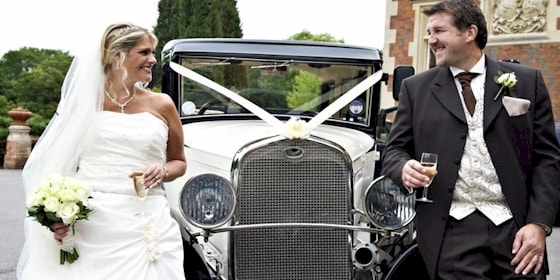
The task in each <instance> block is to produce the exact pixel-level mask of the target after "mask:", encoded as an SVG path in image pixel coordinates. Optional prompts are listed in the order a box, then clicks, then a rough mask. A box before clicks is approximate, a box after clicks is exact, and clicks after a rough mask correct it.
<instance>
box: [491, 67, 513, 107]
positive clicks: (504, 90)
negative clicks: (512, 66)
mask: <svg viewBox="0 0 560 280" xmlns="http://www.w3.org/2000/svg"><path fill="white" fill-rule="evenodd" d="M494 82H496V84H498V85H500V89H499V90H498V92H497V93H496V96H494V101H496V100H497V99H498V97H500V94H502V95H505V94H509V90H510V89H512V88H513V87H514V86H515V85H517V78H516V77H515V73H514V72H510V73H504V72H502V71H498V74H496V76H494Z"/></svg>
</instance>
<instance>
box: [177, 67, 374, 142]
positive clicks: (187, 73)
mask: <svg viewBox="0 0 560 280" xmlns="http://www.w3.org/2000/svg"><path fill="white" fill-rule="evenodd" d="M170 67H171V69H173V70H174V71H175V72H177V73H179V74H180V75H181V76H183V77H185V78H188V79H190V80H193V81H195V82H197V83H199V84H202V85H204V86H206V87H208V88H211V89H213V90H215V91H216V92H218V93H220V94H222V95H224V96H225V97H227V98H229V99H231V100H233V101H235V102H237V104H239V105H240V106H241V107H243V108H245V109H247V110H248V111H250V112H251V113H253V114H255V115H256V116H257V117H259V118H260V119H262V120H263V121H265V122H266V123H268V124H270V125H271V126H273V127H275V128H277V129H278V131H280V133H283V132H284V130H285V128H284V123H282V121H280V120H279V119H278V118H276V117H275V116H274V115H272V114H270V113H269V112H267V111H265V110H264V109H263V108H261V107H259V106H258V105H256V104H255V103H253V102H251V101H249V100H248V99H246V98H245V97H243V96H241V95H239V94H237V93H235V92H233V91H231V90H229V89H227V88H225V87H224V86H222V85H220V84H218V83H216V82H214V81H212V80H210V79H208V78H206V77H204V76H202V75H200V74H198V73H196V72H194V71H192V70H190V69H188V68H186V67H184V66H182V65H180V64H177V63H175V62H170ZM382 77H383V73H382V71H381V70H379V71H377V72H375V73H373V75H371V76H369V77H367V78H366V79H364V80H363V81H361V82H360V83H359V84H357V85H356V86H354V87H353V88H352V89H350V90H349V91H347V92H346V93H345V94H343V95H342V96H341V97H339V98H338V99H337V100H335V101H334V102H333V103H332V104H330V105H329V106H327V108H325V109H324V110H323V111H321V112H320V113H319V114H317V115H316V116H315V117H313V118H312V119H311V120H309V122H308V123H306V125H305V132H304V133H303V134H307V133H310V132H311V131H312V130H313V129H315V128H316V127H317V126H319V125H320V124H321V123H323V122H324V121H325V120H327V119H328V118H329V117H331V116H332V115H333V114H334V113H336V112H338V111H339V110H340V109H342V108H343V107H344V106H346V105H348V103H350V102H352V100H354V99H356V98H357V97H358V96H360V94H362V93H363V92H364V91H366V90H367V89H368V88H370V87H372V86H373V85H375V84H376V83H377V82H379V81H380V80H381V78H382Z"/></svg>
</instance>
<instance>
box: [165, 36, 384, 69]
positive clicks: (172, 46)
mask: <svg viewBox="0 0 560 280" xmlns="http://www.w3.org/2000/svg"><path fill="white" fill-rule="evenodd" d="M181 53H188V54H189V55H196V56H198V55H208V54H212V55H219V56H232V57H235V56H249V57H254V58H260V57H263V58H264V57H271V56H273V57H275V58H277V59H282V58H286V59H295V58H297V59H302V60H307V59H310V60H329V61H333V62H335V61H348V60H354V61H355V60H360V61H362V62H364V63H367V64H370V63H381V62H382V52H381V50H379V49H376V48H368V47H362V46H355V45H346V44H340V43H329V42H317V41H295V40H256V39H240V38H203V39H176V40H171V41H169V42H168V43H167V44H165V46H164V47H163V51H162V56H163V60H164V61H168V60H169V59H170V58H172V57H174V56H176V55H180V54H181Z"/></svg>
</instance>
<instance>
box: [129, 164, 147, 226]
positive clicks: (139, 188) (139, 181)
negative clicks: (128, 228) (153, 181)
mask: <svg viewBox="0 0 560 280" xmlns="http://www.w3.org/2000/svg"><path fill="white" fill-rule="evenodd" d="M130 177H131V178H132V184H133V186H134V191H135V192H136V196H137V197H138V200H139V201H138V208H139V209H138V213H137V214H136V215H135V216H144V215H145V213H144V200H145V199H146V197H147V196H148V190H149V188H147V187H146V185H144V173H142V172H133V173H132V174H131V175H130Z"/></svg>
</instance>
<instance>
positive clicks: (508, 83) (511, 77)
mask: <svg viewBox="0 0 560 280" xmlns="http://www.w3.org/2000/svg"><path fill="white" fill-rule="evenodd" d="M498 83H499V84H501V85H503V86H505V87H508V88H512V87H514V86H515V85H516V84H517V78H516V77H515V73H504V74H502V75H501V76H500V77H499V78H498Z"/></svg>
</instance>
